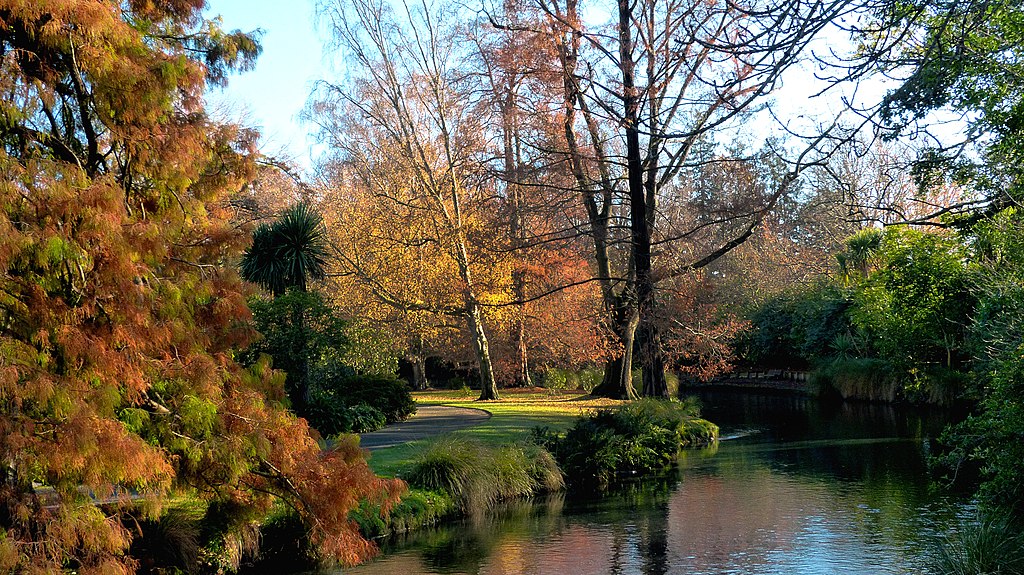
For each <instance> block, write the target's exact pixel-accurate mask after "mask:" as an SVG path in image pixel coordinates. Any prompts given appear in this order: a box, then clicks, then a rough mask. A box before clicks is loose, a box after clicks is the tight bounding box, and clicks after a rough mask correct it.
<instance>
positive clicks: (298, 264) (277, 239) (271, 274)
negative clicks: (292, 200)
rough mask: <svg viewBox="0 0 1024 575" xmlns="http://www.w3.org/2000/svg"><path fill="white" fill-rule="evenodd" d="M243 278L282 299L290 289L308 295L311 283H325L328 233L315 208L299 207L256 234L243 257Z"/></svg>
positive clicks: (298, 205)
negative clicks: (308, 286)
mask: <svg viewBox="0 0 1024 575" xmlns="http://www.w3.org/2000/svg"><path fill="white" fill-rule="evenodd" d="M241 267H242V277H243V278H245V279H246V280H247V281H250V282H252V283H255V284H259V285H261V286H263V287H264V288H266V289H267V290H268V291H270V292H271V293H272V294H274V297H277V296H280V295H282V294H284V292H285V291H287V289H288V288H296V289H298V290H300V291H307V284H308V282H309V281H315V280H318V279H323V277H324V270H325V268H326V267H327V231H326V229H325V228H324V221H323V218H322V217H321V216H320V214H319V213H318V212H317V210H316V208H313V207H311V206H310V205H309V204H306V203H300V204H295V205H293V206H292V207H290V208H288V209H287V210H286V211H285V213H284V214H283V215H282V216H281V218H280V219H279V220H277V221H276V222H274V223H273V224H261V225H260V226H259V227H257V228H256V230H255V231H253V234H252V245H251V246H250V247H249V249H247V250H245V254H244V255H243V256H242V266H241Z"/></svg>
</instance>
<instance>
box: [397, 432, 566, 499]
mask: <svg viewBox="0 0 1024 575" xmlns="http://www.w3.org/2000/svg"><path fill="white" fill-rule="evenodd" d="M406 481H407V482H408V483H409V485H411V486H413V487H415V488H419V489H423V490H427V491H434V492H440V493H445V494H448V495H450V496H451V497H452V498H453V499H454V500H455V501H456V502H457V504H458V506H459V507H460V510H461V511H463V512H464V513H467V514H476V513H480V512H482V511H485V510H487V509H489V508H490V507H492V506H493V505H494V504H495V503H497V502H499V501H502V500H506V499H511V498H515V497H525V496H529V495H535V494H539V493H544V492H548V491H556V490H558V489H561V488H562V486H563V484H564V483H563V480H562V473H561V471H560V470H559V469H558V465H557V464H556V463H555V459H554V457H552V456H551V454H550V453H547V452H546V451H545V450H544V449H543V448H542V447H539V446H532V445H530V446H520V445H503V446H498V447H491V446H486V445H483V444H481V443H479V442H476V441H473V440H470V439H465V438H460V437H454V436H447V437H442V438H440V439H438V440H436V441H434V442H432V443H430V444H428V445H427V446H426V448H425V449H424V450H423V451H422V452H421V454H420V455H419V456H418V457H416V458H415V459H414V461H413V465H412V468H411V470H410V471H409V473H408V475H407V476H406Z"/></svg>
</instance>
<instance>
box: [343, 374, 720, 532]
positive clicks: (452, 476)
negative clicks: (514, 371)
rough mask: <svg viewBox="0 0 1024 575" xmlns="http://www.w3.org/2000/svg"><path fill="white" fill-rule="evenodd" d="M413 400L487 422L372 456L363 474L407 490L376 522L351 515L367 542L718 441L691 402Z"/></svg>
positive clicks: (530, 395) (455, 396) (604, 479)
mask: <svg viewBox="0 0 1024 575" xmlns="http://www.w3.org/2000/svg"><path fill="white" fill-rule="evenodd" d="M415 398H416V400H417V402H421V403H423V404H424V405H444V406H454V407H467V406H470V405H471V406H472V407H473V408H476V409H484V410H486V411H488V412H489V413H491V417H490V418H489V419H487V420H486V421H483V422H481V423H480V424H479V425H476V426H474V427H472V428H466V429H461V430H457V431H454V432H452V433H448V434H445V435H444V436H443V437H442V438H440V439H430V440H422V441H414V442H411V443H408V444H404V445H398V446H393V447H388V448H383V449H379V450H376V451H374V452H373V453H372V454H371V457H370V465H371V467H372V468H373V469H374V470H375V471H376V472H377V473H378V474H381V475H383V476H387V477H397V478H401V479H403V480H406V481H407V482H408V483H409V485H410V491H409V492H408V493H407V494H406V495H405V496H404V497H403V500H402V502H400V503H399V504H398V505H397V506H396V507H395V508H394V509H392V510H391V513H390V514H389V515H387V516H386V517H385V518H380V517H379V515H380V514H379V509H376V508H373V507H364V508H363V509H361V510H360V512H359V513H357V514H356V516H355V520H356V521H357V522H358V523H359V524H360V526H361V527H362V528H363V530H364V533H365V534H366V535H368V536H370V537H382V536H386V535H390V534H394V533H399V532H404V531H408V530H412V529H417V528H419V527H422V526H425V525H431V524H435V523H438V522H440V521H443V520H446V519H451V518H454V517H460V516H467V515H470V516H472V515H475V514H479V513H481V512H482V511H486V510H487V509H488V508H490V507H492V506H493V505H494V504H496V503H498V502H501V501H504V500H508V499H511V498H517V497H527V496H534V495H540V494H543V493H547V492H552V491H560V490H561V489H563V488H564V485H565V484H566V483H569V484H571V485H576V486H586V487H588V488H591V487H594V486H595V485H600V486H604V485H607V484H608V483H609V482H611V481H614V480H615V478H616V477H617V476H624V475H625V476H630V477H637V476H642V475H644V474H645V473H650V472H653V471H657V470H660V469H663V468H664V467H666V466H669V465H671V464H672V463H673V462H674V460H675V457H676V454H677V453H678V452H679V450H680V449H682V448H683V447H688V446H696V445H703V444H707V443H710V442H714V441H716V440H717V436H718V428H717V426H715V425H714V424H712V423H710V422H707V421H704V420H702V419H699V418H698V417H696V405H695V404H692V403H691V404H688V403H680V402H672V403H671V404H667V403H664V402H658V401H653V400H643V401H638V402H624V401H616V400H609V399H605V398H596V397H592V396H589V395H583V394H580V393H578V392H577V393H571V392H562V393H557V392H556V393H550V392H548V391H547V390H536V389H533V390H507V391H506V392H505V394H504V399H502V400H501V401H497V402H475V401H471V399H470V396H469V394H467V393H465V392H423V393H418V394H415ZM581 438H586V439H587V441H581ZM638 454H643V457H638ZM556 458H557V463H556ZM580 462H587V463H588V465H581V464H580ZM593 462H600V463H601V466H600V467H598V468H594V466H593V465H592V463H593ZM563 472H564V473H565V475H566V476H565V477H564V478H563Z"/></svg>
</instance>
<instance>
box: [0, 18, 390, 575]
mask: <svg viewBox="0 0 1024 575" xmlns="http://www.w3.org/2000/svg"><path fill="white" fill-rule="evenodd" d="M202 5H203V3H202V2H201V1H200V0H195V1H184V2H143V1H126V2H65V1H49V0H40V1H36V2H31V3H25V2H17V1H15V2H9V1H4V2H0V269H2V270H3V274H2V275H0V350H2V353H0V533H2V535H0V570H2V571H4V572H56V571H60V570H62V569H69V570H74V571H76V572H80V573H101V572H102V573H129V572H132V571H133V570H134V568H135V566H136V562H135V561H134V560H133V559H132V558H131V557H128V556H126V555H125V553H126V550H127V548H128V545H129V542H130V541H131V539H132V537H133V536H134V535H136V534H137V532H136V529H137V523H135V522H134V521H132V520H131V518H130V517H129V516H127V515H126V513H128V511H129V510H130V509H134V508H136V507H137V506H138V505H137V502H133V501H130V499H131V498H130V497H129V496H128V495H127V494H129V493H137V494H140V496H144V497H146V498H148V499H152V500H155V501H156V502H158V503H159V502H160V501H161V500H163V499H164V498H165V497H166V496H167V495H169V494H170V493H171V492H172V491H179V490H180V491H186V492H189V493H191V494H192V495H194V496H196V497H199V498H202V499H206V500H211V501H217V502H219V503H222V504H224V505H221V506H217V507H220V508H235V509H238V510H240V511H241V512H242V513H243V514H246V516H247V517H257V518H258V517H261V516H263V515H265V514H266V513H267V511H268V510H269V509H270V507H271V506H272V504H273V502H274V501H275V500H280V501H284V502H285V503H286V504H287V505H288V506H290V507H291V508H293V509H295V510H296V511H297V513H298V514H299V516H300V518H301V519H302V520H303V521H304V522H305V523H306V525H307V526H308V529H309V535H310V537H311V539H312V540H313V541H314V542H315V543H317V544H318V545H319V548H320V549H321V551H322V552H323V553H324V554H325V555H326V556H330V557H334V558H338V559H341V560H344V561H348V562H351V561H354V560H356V559H358V558H359V557H363V556H365V555H366V554H368V553H370V552H371V550H372V545H371V544H370V543H368V542H366V541H364V540H362V538H361V537H359V535H358V531H357V530H356V529H355V528H354V527H353V526H352V525H351V524H350V523H349V522H348V518H347V512H348V510H350V509H352V508H353V507H354V506H355V505H356V504H357V503H358V501H359V499H360V498H363V497H370V498H372V499H376V500H379V501H390V500H393V499H394V496H395V495H396V491H397V489H398V488H399V487H400V485H399V484H398V483H396V482H386V481H382V480H380V479H378V478H376V477H374V476H373V474H372V473H371V472H370V471H369V469H368V467H367V466H366V463H365V460H364V458H363V456H362V454H361V453H360V452H359V451H358V449H357V448H356V447H355V446H352V445H350V446H342V447H341V448H340V449H337V450H332V451H326V452H322V451H321V450H320V448H319V446H318V445H317V443H316V442H315V440H314V439H313V438H312V437H311V436H310V435H309V430H308V428H307V427H306V425H305V423H304V422H302V421H300V420H296V419H295V418H293V417H292V416H290V415H289V414H288V413H287V412H286V411H285V410H283V409H282V408H281V406H280V405H279V404H278V403H277V402H276V401H274V400H273V399H272V398H271V397H268V396H267V395H265V394H264V391H265V390H273V389H274V388H275V387H276V384H275V378H274V376H273V374H272V373H270V372H269V371H268V370H266V369H261V368H260V367H259V366H257V367H256V368H254V369H253V370H251V371H246V370H242V369H241V368H240V367H239V366H238V365H237V364H236V363H235V362H234V361H233V359H232V354H233V349H234V347H235V346H237V345H240V344H242V343H244V342H245V341H246V340H247V338H248V337H249V335H250V333H249V329H248V328H246V323H247V322H246V320H247V315H248V311H247V310H246V308H245V303H244V297H243V291H242V285H241V283H240V281H239V278H238V275H237V273H236V272H235V271H234V268H235V266H234V265H233V264H234V260H235V259H236V258H237V256H238V254H239V252H240V249H241V245H242V242H243V241H244V234H242V233H239V230H237V229H235V227H234V226H233V225H232V224H231V222H230V221H229V218H230V216H231V213H232V212H231V209H230V206H229V203H228V202H227V199H228V197H229V195H230V194H231V193H232V192H233V191H236V190H238V189H240V188H241V187H243V185H244V184H245V183H246V182H247V181H248V180H250V179H251V178H252V175H253V173H254V167H253V159H254V156H255V154H254V144H255V134H253V133H252V132H249V131H246V130H242V129H239V128H238V127H236V126H232V125H225V124H221V123H218V122H215V121H213V120H211V119H210V118H209V117H208V116H207V115H206V114H205V112H204V110H203V107H202V95H203V92H204V87H205V85H206V82H208V81H212V82H214V83H218V82H223V81H224V79H225V78H226V74H227V73H228V72H229V71H230V70H231V69H235V68H246V67H249V66H250V65H251V64H252V61H253V58H255V57H256V55H257V54H258V52H259V46H258V44H257V43H256V42H255V41H254V39H253V38H252V37H251V36H249V35H247V34H243V33H241V32H233V33H227V32H224V31H222V30H220V29H219V28H218V26H217V24H216V22H207V21H203V20H202V18H201V12H200V11H201V8H202ZM90 494H93V495H94V496H95V497H96V498H99V499H103V500H104V504H103V505H100V504H98V503H99V502H98V501H97V500H96V499H94V498H93V497H92V496H90ZM155 507H156V508H159V505H157V506H155Z"/></svg>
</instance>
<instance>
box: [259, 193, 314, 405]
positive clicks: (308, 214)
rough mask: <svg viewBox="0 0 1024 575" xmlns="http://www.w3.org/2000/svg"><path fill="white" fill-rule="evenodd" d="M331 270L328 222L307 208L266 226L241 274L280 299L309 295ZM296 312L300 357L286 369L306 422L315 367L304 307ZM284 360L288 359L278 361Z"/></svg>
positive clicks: (291, 210) (302, 206) (294, 209)
mask: <svg viewBox="0 0 1024 575" xmlns="http://www.w3.org/2000/svg"><path fill="white" fill-rule="evenodd" d="M326 267H327V230H326V229H325V228H324V220H323V218H322V217H321V216H320V214H319V212H317V210H316V208H313V207H311V206H309V205H308V204H305V203H300V204H295V205H293V206H292V207H290V208H288V209H287V210H286V211H285V212H284V214H282V216H281V218H280V219H278V220H277V221H276V222H274V223H273V224H261V225H260V226H259V227H257V228H256V229H255V230H254V231H253V234H252V245H251V246H250V247H249V249H247V250H245V254H243V255H242V265H241V268H242V269H241V273H242V277H243V278H244V279H246V280H247V281H250V282H252V283H255V284H259V285H260V286H262V287H264V288H265V289H267V290H268V291H270V292H271V293H272V294H274V297H275V298H278V297H280V296H282V295H284V294H285V292H287V291H288V289H289V288H294V289H296V290H299V291H302V292H306V291H307V286H308V282H310V281H316V280H319V279H323V277H324V275H325V274H324V271H325V269H326ZM294 305H295V307H294V308H293V309H292V322H293V327H295V328H296V338H297V340H296V341H295V342H294V344H295V346H296V349H295V354H294V355H295V356H294V357H291V358H287V359H285V361H284V362H282V363H287V364H288V365H291V368H290V369H287V371H288V378H287V380H286V384H287V386H288V388H289V395H291V397H292V405H293V407H294V409H295V411H296V413H298V414H299V415H301V416H306V415H308V413H307V411H308V409H307V408H308V406H309V401H310V385H309V383H310V382H309V380H310V373H309V366H310V361H309V358H308V357H307V342H306V337H307V335H306V333H305V323H306V320H305V318H304V317H303V313H304V311H305V310H304V309H303V306H302V304H299V303H295V304H294ZM276 359H278V360H282V359H284V358H276Z"/></svg>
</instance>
